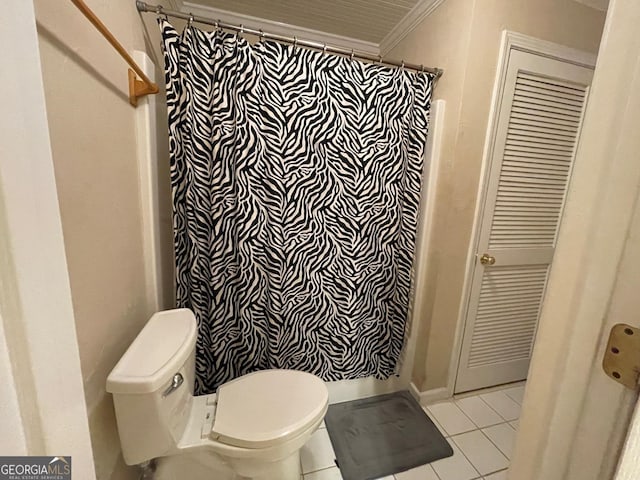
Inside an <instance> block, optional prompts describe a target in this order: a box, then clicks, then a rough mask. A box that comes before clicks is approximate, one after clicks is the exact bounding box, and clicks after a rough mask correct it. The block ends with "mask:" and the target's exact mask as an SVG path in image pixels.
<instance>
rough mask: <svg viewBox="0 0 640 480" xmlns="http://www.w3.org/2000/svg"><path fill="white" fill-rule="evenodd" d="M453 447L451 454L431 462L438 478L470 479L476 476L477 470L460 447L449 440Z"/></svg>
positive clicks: (444, 479) (448, 479)
mask: <svg viewBox="0 0 640 480" xmlns="http://www.w3.org/2000/svg"><path fill="white" fill-rule="evenodd" d="M449 444H450V445H451V447H452V448H453V456H452V457H448V458H443V459H442V460H438V461H437V462H433V463H431V464H430V465H431V467H432V468H433V469H434V470H435V472H436V473H437V474H438V478H439V479H440V480H471V479H473V478H477V477H478V475H479V474H478V471H477V470H476V469H475V468H473V465H471V464H470V463H469V460H467V459H466V458H465V456H464V455H463V454H462V452H461V451H460V449H459V448H458V447H457V446H456V445H455V444H454V443H453V442H449Z"/></svg>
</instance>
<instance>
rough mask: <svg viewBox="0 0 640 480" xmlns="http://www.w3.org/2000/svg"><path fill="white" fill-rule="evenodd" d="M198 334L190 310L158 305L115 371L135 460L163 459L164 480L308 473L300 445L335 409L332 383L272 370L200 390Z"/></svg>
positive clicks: (124, 431)
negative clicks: (302, 465) (302, 467)
mask: <svg viewBox="0 0 640 480" xmlns="http://www.w3.org/2000/svg"><path fill="white" fill-rule="evenodd" d="M196 337H197V325H196V319H195V317H194V315H193V313H192V312H191V311H190V310H188V309H176V310H168V311H165V312H159V313H156V314H155V315H153V316H152V317H151V319H150V320H149V322H148V323H147V325H146V326H145V327H144V328H143V329H142V331H141V332H140V334H139V335H138V337H137V338H136V339H135V340H134V341H133V343H132V344H131V346H130V347H129V349H128V350H127V351H126V352H125V354H124V355H123V356H122V358H121V359H120V361H119V362H118V364H117V365H116V366H115V368H114V369H113V371H112V372H111V374H110V375H109V378H108V379H107V391H109V392H111V393H113V401H114V404H115V411H116V418H117V422H118V431H119V433H120V441H121V444H122V453H123V455H124V459H125V462H126V463H127V464H129V465H135V464H140V463H144V462H147V461H149V460H152V459H158V471H157V472H156V476H155V477H154V478H157V479H158V480H167V479H169V478H176V479H178V478H180V479H184V478H189V479H190V480H199V479H200V478H203V479H205V478H206V479H212V478H216V479H227V478H228V479H234V478H248V479H255V480H299V478H300V448H301V447H302V446H303V445H304V444H305V442H306V441H307V440H308V439H309V437H310V436H311V434H312V433H313V432H314V431H315V430H316V429H317V428H318V426H319V425H320V423H321V422H322V420H323V418H324V415H325V413H326V411H327V405H328V392H327V388H326V386H325V384H324V382H323V381H322V380H320V379H319V378H318V377H316V376H315V375H311V374H309V373H304V372H298V371H294V370H264V371H261V372H255V373H250V374H248V375H244V376H243V377H240V378H237V379H235V380H233V381H230V382H228V383H225V384H224V385H222V386H220V387H219V388H218V391H217V393H216V394H212V395H204V396H198V397H194V396H193V394H192V392H193V382H194V368H195V344H196ZM214 472H215V473H214Z"/></svg>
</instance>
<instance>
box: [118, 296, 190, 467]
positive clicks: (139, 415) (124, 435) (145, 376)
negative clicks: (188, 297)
mask: <svg viewBox="0 0 640 480" xmlns="http://www.w3.org/2000/svg"><path fill="white" fill-rule="evenodd" d="M196 338H197V323H196V319H195V316H194V315H193V313H192V312H191V310H189V309H186V308H181V309H175V310H167V311H164V312H158V313H156V314H154V315H153V316H152V317H151V319H150V320H149V321H148V322H147V324H146V325H145V326H144V328H143V329H142V331H141V332H140V333H139V334H138V336H137V337H136V339H135V340H134V341H133V343H132V344H131V345H130V346H129V348H128V349H127V351H126V352H125V353H124V355H123V356H122V358H121V359H120V361H119V362H118V363H117V365H116V366H115V368H114V369H113V370H112V371H111V373H110V374H109V377H108V378H107V391H108V392H110V393H112V394H113V403H114V406H115V411H116V419H117V423H118V432H119V435H120V442H121V444H122V454H123V456H124V460H125V462H126V463H127V464H129V465H135V464H138V463H142V462H145V461H147V460H151V459H152V458H156V457H161V456H163V455H167V454H169V453H171V452H172V450H174V448H175V446H176V444H177V443H178V441H179V440H180V438H181V436H182V434H183V432H184V429H185V427H186V424H187V421H188V419H189V411H190V409H191V403H192V399H193V395H192V393H193V382H194V371H195V345H196Z"/></svg>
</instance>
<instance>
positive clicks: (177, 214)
mask: <svg viewBox="0 0 640 480" xmlns="http://www.w3.org/2000/svg"><path fill="white" fill-rule="evenodd" d="M159 21H160V27H161V30H162V36H163V47H164V53H165V68H166V84H167V103H168V115H169V138H170V157H171V185H172V195H173V224H174V238H175V256H176V291H177V304H178V306H179V307H187V308H190V309H192V310H193V312H194V313H195V315H196V318H197V320H198V328H199V336H198V342H197V347H196V348H197V350H196V377H197V378H196V393H197V394H205V393H209V392H212V391H215V389H216V388H217V386H218V385H220V384H222V383H224V382H227V381H229V380H231V379H233V378H235V377H238V376H240V375H243V374H245V373H248V372H252V371H256V370H261V369H266V368H290V369H298V370H304V371H307V372H311V373H314V374H316V375H318V376H320V377H321V378H323V379H324V380H339V379H354V378H360V377H366V376H374V377H376V378H380V379H383V378H387V377H389V376H390V375H393V374H394V373H396V364H397V362H398V358H399V355H400V353H401V350H402V347H403V341H404V336H405V331H407V316H408V315H407V313H408V308H409V300H410V287H411V267H412V259H413V250H414V245H415V235H416V227H417V225H416V223H417V215H418V206H419V198H420V183H421V174H422V164H423V160H422V155H423V148H424V145H425V141H426V135H427V118H428V109H429V103H430V96H431V88H432V80H433V78H432V76H431V75H429V74H426V73H424V74H415V73H410V72H407V71H404V70H401V69H391V68H387V67H384V66H381V65H374V64H365V63H362V62H358V61H354V60H351V59H349V58H343V57H339V56H334V55H328V54H326V53H322V52H315V51H310V50H306V49H302V48H296V47H294V46H285V45H282V44H279V43H275V42H268V41H262V42H258V43H257V44H255V45H251V44H249V43H248V42H247V40H245V39H244V38H242V37H241V36H237V35H233V34H229V33H225V32H222V31H216V32H204V31H201V30H199V29H197V28H195V27H192V26H190V27H187V28H186V29H185V30H184V32H183V33H182V34H180V33H178V32H177V31H176V30H175V29H174V27H173V26H172V25H171V24H170V23H169V22H168V21H166V20H165V19H161V20H159Z"/></svg>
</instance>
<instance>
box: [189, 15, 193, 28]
mask: <svg viewBox="0 0 640 480" xmlns="http://www.w3.org/2000/svg"><path fill="white" fill-rule="evenodd" d="M191 25H193V13H190V14H189V26H191Z"/></svg>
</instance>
